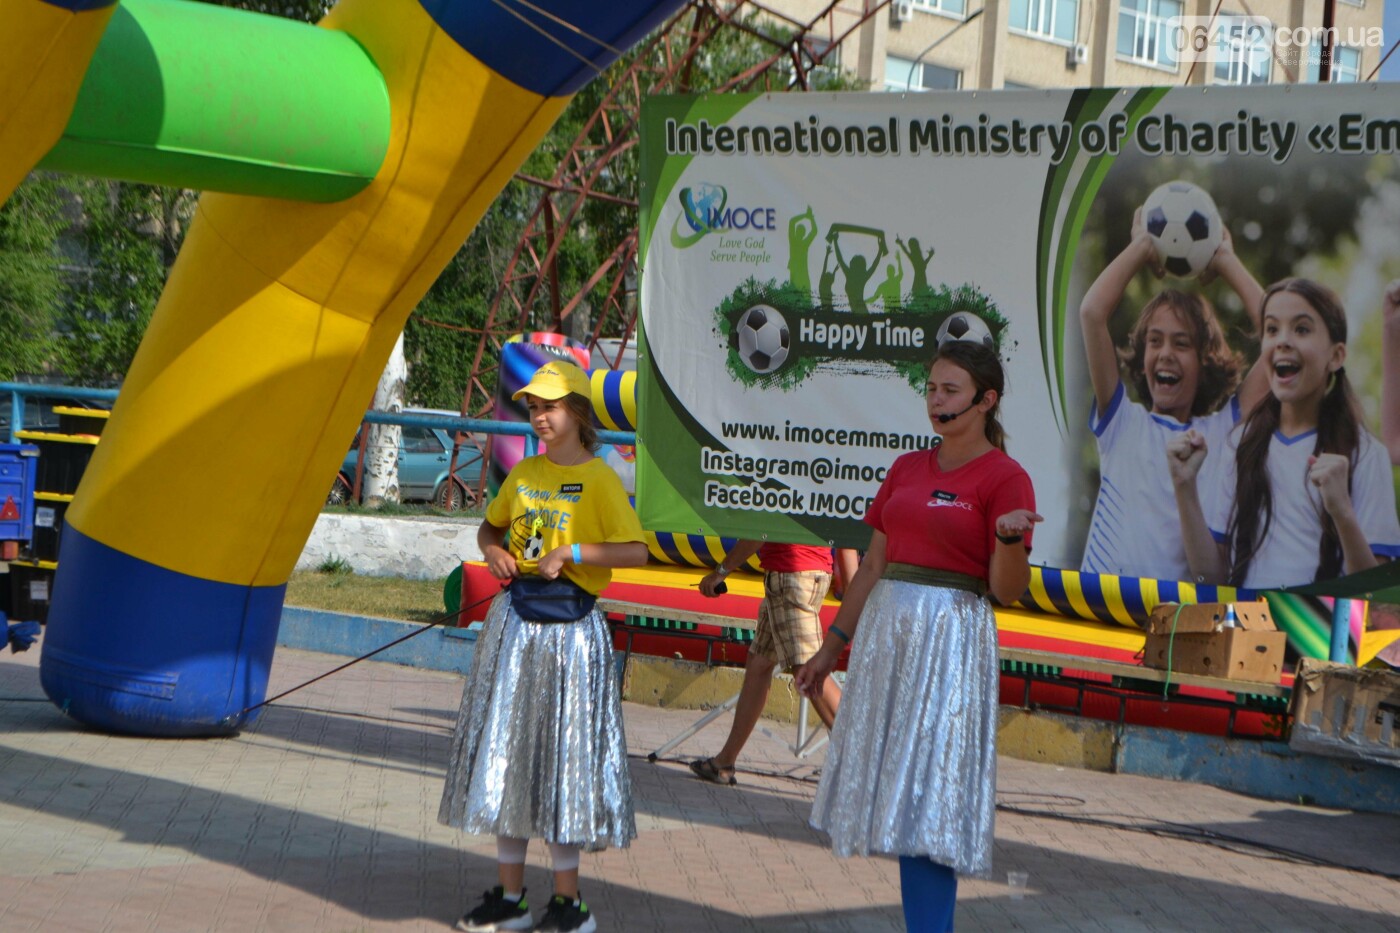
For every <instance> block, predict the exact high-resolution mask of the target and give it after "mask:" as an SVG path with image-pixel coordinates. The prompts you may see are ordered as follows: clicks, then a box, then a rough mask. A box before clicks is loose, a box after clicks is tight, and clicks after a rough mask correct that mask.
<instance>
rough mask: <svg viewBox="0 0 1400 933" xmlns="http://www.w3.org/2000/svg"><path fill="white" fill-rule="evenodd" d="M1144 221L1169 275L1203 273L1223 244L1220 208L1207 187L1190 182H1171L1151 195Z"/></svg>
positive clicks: (1143, 216) (1144, 206)
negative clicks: (1200, 186)
mask: <svg viewBox="0 0 1400 933" xmlns="http://www.w3.org/2000/svg"><path fill="white" fill-rule="evenodd" d="M1142 221H1143V223H1144V224H1145V225H1146V226H1147V232H1148V234H1150V235H1151V237H1152V245H1153V247H1155V248H1156V250H1157V255H1158V256H1159V257H1161V260H1162V265H1163V266H1165V267H1166V270H1167V272H1168V274H1170V275H1174V276H1176V277H1177V278H1182V279H1189V278H1194V277H1196V276H1198V275H1200V274H1201V273H1202V272H1204V271H1205V268H1206V265H1207V264H1209V263H1210V257H1212V256H1214V255H1215V250H1216V247H1218V246H1219V245H1220V238H1221V232H1222V230H1223V227H1222V226H1221V223H1220V211H1218V210H1216V207H1215V202H1214V201H1212V200H1211V199H1210V195H1208V194H1206V192H1205V190H1204V189H1202V188H1198V187H1196V186H1195V185H1193V184H1191V183H1190V182H1189V181H1169V182H1167V183H1166V184H1165V185H1162V186H1161V187H1159V188H1158V189H1157V190H1155V191H1153V192H1152V193H1151V194H1149V195H1148V196H1147V200H1146V201H1145V202H1143V205H1142Z"/></svg>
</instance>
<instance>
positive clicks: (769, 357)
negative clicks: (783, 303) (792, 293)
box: [736, 305, 792, 375]
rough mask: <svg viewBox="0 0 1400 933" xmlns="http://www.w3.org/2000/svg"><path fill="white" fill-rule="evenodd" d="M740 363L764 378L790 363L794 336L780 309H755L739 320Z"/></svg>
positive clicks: (759, 307)
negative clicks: (789, 355)
mask: <svg viewBox="0 0 1400 933" xmlns="http://www.w3.org/2000/svg"><path fill="white" fill-rule="evenodd" d="M736 330H737V331H738V333H739V359H741V360H743V361H744V365H745V366H747V367H748V368H749V369H751V370H753V371H754V372H756V373H758V374H759V375H762V374H764V373H771V372H772V371H773V370H775V369H777V368H778V367H780V366H782V365H783V363H785V362H787V358H788V351H789V350H791V349H792V336H791V335H790V334H789V333H788V326H787V321H785V320H783V316H782V315H781V314H779V313H778V309H777V308H772V307H769V306H768V305H754V306H753V307H752V308H749V309H748V310H747V311H745V312H744V313H743V314H742V315H740V316H739V324H738V327H737V328H736Z"/></svg>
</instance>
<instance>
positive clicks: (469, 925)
mask: <svg viewBox="0 0 1400 933" xmlns="http://www.w3.org/2000/svg"><path fill="white" fill-rule="evenodd" d="M534 928H535V918H534V917H532V916H530V905H529V904H527V903H525V889H524V888H521V889H520V900H518V901H510V900H506V889H505V888H503V887H501V886H500V885H499V884H498V885H496V886H495V887H494V888H492V889H491V890H489V891H487V892H486V893H484V894H482V895H481V903H480V904H479V905H478V906H477V908H476V909H475V910H473V911H472V912H471V913H469V914H467V915H466V916H465V917H463V918H462V919H461V920H458V921H457V929H459V930H465V931H466V933H497V931H499V930H532V929H534Z"/></svg>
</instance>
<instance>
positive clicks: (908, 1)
mask: <svg viewBox="0 0 1400 933" xmlns="http://www.w3.org/2000/svg"><path fill="white" fill-rule="evenodd" d="M890 14H891V16H893V17H894V21H895V22H896V23H907V22H909V21H910V20H912V19H913V18H914V0H894V2H893V3H891V4H890Z"/></svg>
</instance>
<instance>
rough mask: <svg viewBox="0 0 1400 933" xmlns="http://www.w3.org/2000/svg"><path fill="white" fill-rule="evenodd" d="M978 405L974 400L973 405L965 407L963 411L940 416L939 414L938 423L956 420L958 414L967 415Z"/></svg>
mask: <svg viewBox="0 0 1400 933" xmlns="http://www.w3.org/2000/svg"><path fill="white" fill-rule="evenodd" d="M976 407H977V403H976V402H973V403H972V404H971V405H969V406H967V407H966V408H964V409H963V410H962V411H955V412H953V413H952V414H951V415H939V416H938V423H939V424H947V423H948V422H950V421H953V420H955V419H956V418H957V417H958V415H965V414H967V413H968V412H970V411H972V409H974V408H976Z"/></svg>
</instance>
